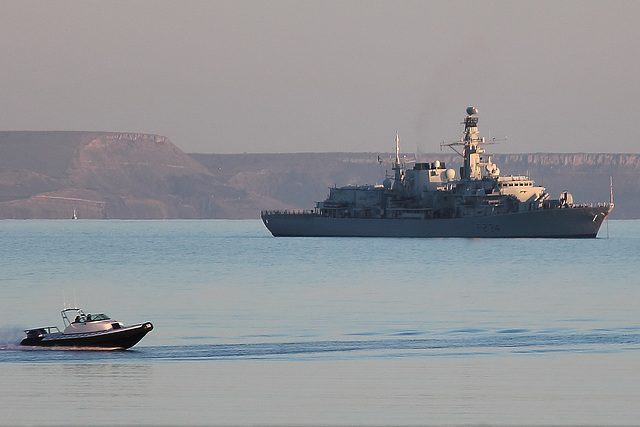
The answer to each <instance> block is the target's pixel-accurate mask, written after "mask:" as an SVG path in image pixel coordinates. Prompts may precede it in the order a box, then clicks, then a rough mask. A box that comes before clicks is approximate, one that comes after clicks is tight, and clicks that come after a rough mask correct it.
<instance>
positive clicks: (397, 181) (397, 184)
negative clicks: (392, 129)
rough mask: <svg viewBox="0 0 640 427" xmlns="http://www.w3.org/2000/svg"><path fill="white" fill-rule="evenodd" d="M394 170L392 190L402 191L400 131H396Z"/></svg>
mask: <svg viewBox="0 0 640 427" xmlns="http://www.w3.org/2000/svg"><path fill="white" fill-rule="evenodd" d="M392 169H393V171H394V172H395V175H394V178H393V187H392V190H400V189H402V165H401V164H400V137H399V136H398V131H396V161H395V163H394V164H393V168H392Z"/></svg>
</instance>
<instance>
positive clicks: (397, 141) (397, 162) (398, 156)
mask: <svg viewBox="0 0 640 427" xmlns="http://www.w3.org/2000/svg"><path fill="white" fill-rule="evenodd" d="M396 164H397V165H399V164H400V137H399V136H398V131H396Z"/></svg>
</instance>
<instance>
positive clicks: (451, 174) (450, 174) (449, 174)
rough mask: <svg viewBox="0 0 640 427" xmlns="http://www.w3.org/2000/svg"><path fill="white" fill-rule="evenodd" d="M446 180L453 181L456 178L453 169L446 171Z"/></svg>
mask: <svg viewBox="0 0 640 427" xmlns="http://www.w3.org/2000/svg"><path fill="white" fill-rule="evenodd" d="M446 174H447V180H449V181H453V180H454V179H455V178H456V171H455V169H447V172H446Z"/></svg>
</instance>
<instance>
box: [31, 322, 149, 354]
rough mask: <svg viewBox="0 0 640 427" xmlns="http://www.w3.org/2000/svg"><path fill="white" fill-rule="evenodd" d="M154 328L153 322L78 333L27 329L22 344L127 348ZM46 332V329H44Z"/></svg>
mask: <svg viewBox="0 0 640 427" xmlns="http://www.w3.org/2000/svg"><path fill="white" fill-rule="evenodd" d="M152 329H153V325H152V324H151V322H146V323H141V324H139V325H133V326H129V327H126V328H119V329H112V330H108V331H97V332H87V333H77V334H65V333H62V332H57V333H39V331H42V330H41V329H32V330H29V331H27V337H26V338H24V339H23V340H22V341H21V342H20V345H24V346H36V347H80V348H104V349H121V350H125V349H128V348H131V347H133V346H134V345H136V344H137V343H138V342H139V341H140V340H141V339H142V338H143V337H144V336H145V335H146V334H147V333H149V332H150V331H151V330H152ZM43 332H44V331H43Z"/></svg>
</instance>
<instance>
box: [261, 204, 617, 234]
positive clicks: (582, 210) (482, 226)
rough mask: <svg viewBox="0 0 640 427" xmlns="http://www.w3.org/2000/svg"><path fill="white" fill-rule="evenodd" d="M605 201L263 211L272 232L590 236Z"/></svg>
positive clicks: (605, 211)
mask: <svg viewBox="0 0 640 427" xmlns="http://www.w3.org/2000/svg"><path fill="white" fill-rule="evenodd" d="M610 210H611V207H610V206H609V205H603V206H580V207H567V208H564V209H549V210H537V211H531V212H519V213H509V214H503V215H490V216H478V217H464V218H451V219H414V218H411V219H390V218H332V217H323V216H321V215H318V214H316V213H281V212H264V213H263V214H262V221H263V222H264V225H265V226H266V227H267V229H268V230H269V231H270V232H271V234H272V235H274V236H276V237H280V236H282V237H420V238H426V237H436V238H437V237H463V238H465V237H466V238H491V237H494V238H595V237H596V236H597V234H598V230H599V229H600V226H601V225H602V223H603V222H604V220H605V219H606V217H607V215H608V214H609V212H610Z"/></svg>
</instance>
